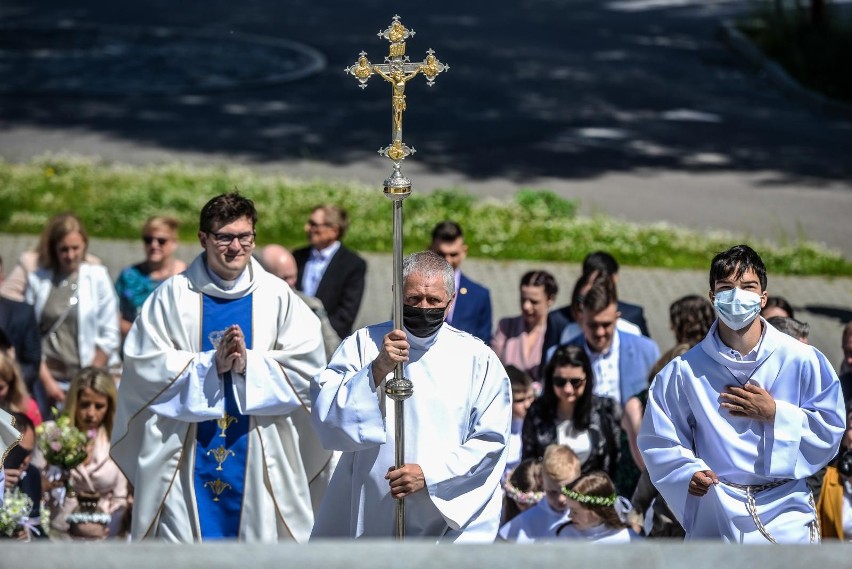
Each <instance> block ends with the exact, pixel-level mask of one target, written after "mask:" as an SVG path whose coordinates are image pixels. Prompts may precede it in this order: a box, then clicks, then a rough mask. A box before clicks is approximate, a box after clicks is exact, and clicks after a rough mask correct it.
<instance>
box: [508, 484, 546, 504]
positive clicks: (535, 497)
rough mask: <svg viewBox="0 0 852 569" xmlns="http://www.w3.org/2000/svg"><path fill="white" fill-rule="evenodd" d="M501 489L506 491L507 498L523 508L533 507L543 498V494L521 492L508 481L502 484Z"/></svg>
mask: <svg viewBox="0 0 852 569" xmlns="http://www.w3.org/2000/svg"><path fill="white" fill-rule="evenodd" d="M503 489H504V490H505V491H506V497H507V498H509V499H511V500H514V501H515V503H517V504H521V505H523V506H534V505H536V504H538V503H539V502H541V499H542V498H544V492H524V491H523V490H518V488H517V487H516V486H515V485H514V484H512V483H511V482H509V481H508V480H506V482H505V483H504V484H503Z"/></svg>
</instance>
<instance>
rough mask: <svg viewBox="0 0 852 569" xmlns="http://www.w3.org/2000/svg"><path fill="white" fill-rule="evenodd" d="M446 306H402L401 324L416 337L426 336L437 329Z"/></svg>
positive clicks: (441, 322) (441, 321)
mask: <svg viewBox="0 0 852 569" xmlns="http://www.w3.org/2000/svg"><path fill="white" fill-rule="evenodd" d="M446 311H447V307H446V306H442V307H440V308H417V307H416V306H405V305H404V306H403V307H402V324H403V326H405V329H406V330H408V331H409V332H411V333H412V334H414V335H415V336H417V337H418V338H427V337H429V336H431V335H432V334H434V333H435V332H437V331H438V329H439V328H440V327H441V324H443V323H444V313H445V312H446Z"/></svg>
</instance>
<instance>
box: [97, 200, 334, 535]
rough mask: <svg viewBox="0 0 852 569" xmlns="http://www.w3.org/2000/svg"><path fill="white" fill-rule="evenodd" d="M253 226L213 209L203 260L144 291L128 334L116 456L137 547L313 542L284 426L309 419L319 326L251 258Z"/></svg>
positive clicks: (205, 224) (233, 208)
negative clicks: (303, 416)
mask: <svg viewBox="0 0 852 569" xmlns="http://www.w3.org/2000/svg"><path fill="white" fill-rule="evenodd" d="M256 220H257V213H256V211H255V209H254V205H253V204H252V202H251V201H250V200H248V199H246V198H244V197H242V196H240V195H239V194H236V193H231V194H224V195H221V196H217V197H216V198H213V199H212V200H210V202H208V204H207V205H205V206H204V209H202V213H201V228H200V231H199V240H200V242H201V246H202V247H203V249H204V252H202V253H201V254H200V255H199V256H198V257H197V258H196V259H195V260H194V261H193V263H192V264H191V265H190V267H189V268H188V269H187V270H186V272H184V273H181V274H179V275H177V276H175V277H172V278H171V279H169V280H167V281H166V282H164V283H163V284H162V285H161V286H160V287H159V288H157V290H155V291H154V293H152V295H151V296H150V297H149V298H148V300H147V301H146V302H145V304H144V306H143V308H142V311H141V313H140V315H139V317H138V318H137V320H136V322H135V323H134V324H133V327H132V328H131V331H130V333H129V335H128V336H127V340H126V343H125V347H124V350H125V357H124V369H123V374H122V379H121V384H120V387H119V403H118V409H117V414H116V419H115V429H114V432H113V446H112V451H111V454H112V457H113V459H114V460H115V462H116V463H117V464H118V465H119V467H120V468H121V469H122V470H123V471H124V473H125V475H126V476H127V478H128V480H130V482H131V483H132V484H133V486H134V489H135V494H134V497H135V500H134V506H133V520H132V529H131V535H132V538H133V539H134V540H141V539H146V538H151V539H162V540H167V541H177V542H190V541H209V540H213V539H227V538H232V539H240V540H245V541H277V540H295V541H299V542H301V541H306V540H307V539H308V537H309V535H310V531H311V527H312V525H313V510H312V507H311V498H310V491H309V487H308V484H309V480H308V477H307V475H306V471H305V466H304V462H305V461H303V457H302V455H301V454H300V448H299V441H300V437H299V434H298V431H297V429H296V427H295V425H294V421H293V417H294V415H295V414H298V413H307V412H309V408H308V393H309V389H310V388H309V384H310V378H311V377H312V376H313V375H314V374H316V373H317V372H318V371H319V370H320V369H322V367H323V365H324V363H325V356H324V351H323V344H322V336H321V334H320V324H319V320H318V319H317V318H316V316H314V314H313V313H312V312H311V310H310V309H309V308H308V307H307V306H306V305H305V304H304V303H303V302H302V301H300V300H299V299H298V298H297V297H296V295H295V293H294V292H293V291H292V290H290V288H289V287H288V286H287V284H286V283H284V282H283V281H281V280H280V279H278V278H276V277H274V276H273V275H270V274H269V273H267V272H266V271H264V270H263V269H262V268H261V267H260V265H259V264H258V263H257V262H256V261H254V260H253V259H252V256H251V253H252V250H253V248H254V237H255V231H254V228H255V223H256ZM317 451H318V452H319V453H321V454H326V455H328V454H329V453H327V451H324V450H323V449H317ZM302 452H303V453H304V452H306V450H305V449H302Z"/></svg>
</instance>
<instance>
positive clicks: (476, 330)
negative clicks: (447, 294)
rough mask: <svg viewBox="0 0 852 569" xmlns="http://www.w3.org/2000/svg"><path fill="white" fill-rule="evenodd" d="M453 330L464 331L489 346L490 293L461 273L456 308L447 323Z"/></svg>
mask: <svg viewBox="0 0 852 569" xmlns="http://www.w3.org/2000/svg"><path fill="white" fill-rule="evenodd" d="M449 323H450V325H451V326H453V328H458V329H459V330H464V331H465V332H468V333H469V334H471V335H473V336H476V337H477V338H479V339H480V340H482V341H483V342H485V343H486V344H489V345H490V344H491V293H490V292H488V289H487V288H485V287H484V286H482V285H481V284H479V283H476V282H474V281H472V280H470V279H469V278H467V277H466V276H464V273H461V275H460V276H459V290H457V291H456V307H455V308H454V309H453V318H452V320H450V321H449Z"/></svg>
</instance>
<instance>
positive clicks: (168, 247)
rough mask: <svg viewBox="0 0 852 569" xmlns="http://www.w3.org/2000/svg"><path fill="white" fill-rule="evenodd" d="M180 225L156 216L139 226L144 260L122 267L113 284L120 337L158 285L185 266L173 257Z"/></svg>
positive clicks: (175, 221)
mask: <svg viewBox="0 0 852 569" xmlns="http://www.w3.org/2000/svg"><path fill="white" fill-rule="evenodd" d="M179 229H180V223H179V222H178V220H177V219H175V218H174V217H169V216H164V215H156V216H153V217H149V218H148V220H147V221H146V222H145V224H144V225H143V226H142V243H143V246H144V248H145V260H144V261H142V262H141V263H137V264H136V265H131V266H130V267H126V268H125V269H124V270H122V271H121V274H120V275H119V276H118V279H116V281H115V290H116V291H117V292H118V305H119V311H120V313H121V324H120V326H121V336H122V337H124V336H127V333H128V332H130V327H131V326H132V325H133V321H134V320H136V316H137V314H139V309H141V308H142V304H143V303H144V302H145V300H146V299H147V298H148V296H149V295H150V294H151V293H152V292H154V289H156V288H157V287H158V286H160V283H162V282H163V281H164V280H166V279H167V278H169V277H172V276H174V275H177V274H178V273H182V272H183V271H184V270H186V263H184V262H183V261H181V260H180V259H177V258H175V256H174V254H175V251H176V250H177V247H178V231H179Z"/></svg>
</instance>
